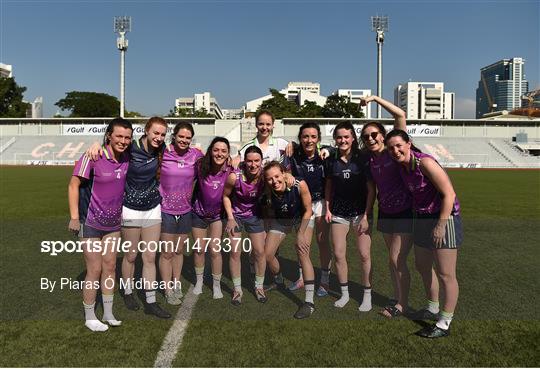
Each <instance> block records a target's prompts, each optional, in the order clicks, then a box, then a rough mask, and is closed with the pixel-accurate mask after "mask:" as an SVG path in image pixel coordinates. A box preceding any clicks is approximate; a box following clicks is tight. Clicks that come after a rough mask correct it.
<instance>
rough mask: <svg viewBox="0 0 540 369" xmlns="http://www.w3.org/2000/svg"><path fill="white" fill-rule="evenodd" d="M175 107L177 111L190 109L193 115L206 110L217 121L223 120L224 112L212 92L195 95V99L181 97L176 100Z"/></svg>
mask: <svg viewBox="0 0 540 369" xmlns="http://www.w3.org/2000/svg"><path fill="white" fill-rule="evenodd" d="M175 106H176V108H177V109H189V110H191V111H192V112H193V113H195V112H197V111H199V110H202V109H204V110H206V112H207V113H209V114H212V115H213V116H214V117H215V118H216V119H223V112H222V111H221V108H220V107H219V104H218V102H217V100H216V99H215V98H213V97H212V95H211V94H210V92H203V93H202V94H195V95H193V97H179V98H178V99H176V100H175Z"/></svg>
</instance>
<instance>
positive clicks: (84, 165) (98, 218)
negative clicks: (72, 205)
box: [73, 146, 129, 231]
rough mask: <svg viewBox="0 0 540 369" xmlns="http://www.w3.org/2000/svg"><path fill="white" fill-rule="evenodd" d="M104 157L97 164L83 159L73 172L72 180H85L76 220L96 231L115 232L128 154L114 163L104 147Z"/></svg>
mask: <svg viewBox="0 0 540 369" xmlns="http://www.w3.org/2000/svg"><path fill="white" fill-rule="evenodd" d="M103 153H104V154H103V156H102V157H101V158H99V159H98V160H97V161H92V160H90V159H88V158H87V157H86V156H84V155H83V156H82V157H81V158H80V159H79V161H77V164H76V165H75V168H74V169H73V175H74V176H78V177H81V178H84V179H87V180H88V181H85V182H84V183H82V184H81V186H80V187H79V220H80V222H81V223H83V224H86V225H87V226H90V227H92V228H95V229H99V230H102V231H117V230H119V229H120V220H121V217H122V201H123V197H124V186H125V183H126V175H127V172H128V166H129V154H128V153H123V155H121V157H120V159H119V161H116V160H115V159H114V155H113V153H112V150H111V148H110V146H105V147H104V148H103Z"/></svg>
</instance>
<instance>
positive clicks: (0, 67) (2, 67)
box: [0, 63, 13, 78]
mask: <svg viewBox="0 0 540 369" xmlns="http://www.w3.org/2000/svg"><path fill="white" fill-rule="evenodd" d="M0 77H4V78H11V77H13V66H12V65H9V64H4V63H0Z"/></svg>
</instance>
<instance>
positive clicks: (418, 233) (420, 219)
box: [414, 214, 463, 249]
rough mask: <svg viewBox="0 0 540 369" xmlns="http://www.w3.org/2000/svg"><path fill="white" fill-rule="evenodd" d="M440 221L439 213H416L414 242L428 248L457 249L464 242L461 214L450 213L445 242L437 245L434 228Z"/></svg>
mask: <svg viewBox="0 0 540 369" xmlns="http://www.w3.org/2000/svg"><path fill="white" fill-rule="evenodd" d="M438 221H439V214H415V216H414V244H415V245H417V246H420V247H424V248H427V249H457V248H458V247H459V246H460V245H461V244H462V243H463V226H462V224H461V216H459V215H450V217H449V218H448V221H447V223H446V232H445V235H444V240H443V244H442V245H441V246H439V247H437V246H436V245H435V244H434V243H433V237H432V233H433V228H435V226H436V225H437V222H438Z"/></svg>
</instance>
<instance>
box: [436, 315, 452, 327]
mask: <svg viewBox="0 0 540 369" xmlns="http://www.w3.org/2000/svg"><path fill="white" fill-rule="evenodd" d="M453 317H454V314H453V313H447V312H446V311H444V310H443V311H441V315H440V317H439V321H438V322H437V324H435V325H436V326H437V327H439V328H441V329H444V330H447V329H448V328H450V323H452V318H453Z"/></svg>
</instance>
